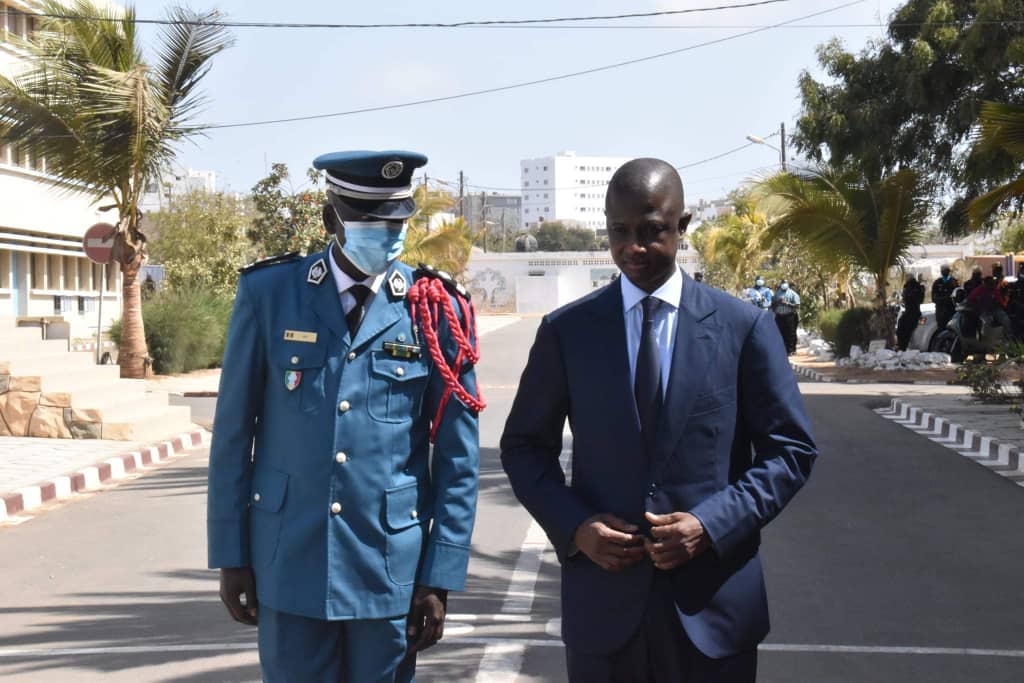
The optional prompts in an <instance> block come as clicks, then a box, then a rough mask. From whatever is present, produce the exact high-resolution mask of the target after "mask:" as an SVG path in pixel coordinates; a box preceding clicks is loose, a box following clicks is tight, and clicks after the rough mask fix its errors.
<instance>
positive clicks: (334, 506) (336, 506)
mask: <svg viewBox="0 0 1024 683" xmlns="http://www.w3.org/2000/svg"><path fill="white" fill-rule="evenodd" d="M331 512H333V513H334V514H336V515H337V514H339V513H341V503H333V504H332V505H331Z"/></svg>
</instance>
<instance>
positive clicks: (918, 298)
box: [896, 274, 924, 351]
mask: <svg viewBox="0 0 1024 683" xmlns="http://www.w3.org/2000/svg"><path fill="white" fill-rule="evenodd" d="M923 303H924V285H922V284H921V281H920V280H919V279H918V277H917V276H915V275H913V274H910V275H907V283H906V284H905V285H903V312H902V313H900V319H899V320H898V321H897V322H896V346H897V347H898V348H899V350H900V351H906V350H907V346H908V345H909V344H910V337H911V335H913V334H914V330H915V329H916V328H917V323H918V321H919V320H920V319H921V304H923Z"/></svg>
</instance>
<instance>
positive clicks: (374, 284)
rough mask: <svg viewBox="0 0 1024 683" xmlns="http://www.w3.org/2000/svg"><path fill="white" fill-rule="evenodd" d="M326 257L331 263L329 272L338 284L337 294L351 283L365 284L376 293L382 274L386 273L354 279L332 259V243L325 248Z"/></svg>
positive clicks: (382, 280) (346, 289) (382, 277)
mask: <svg viewBox="0 0 1024 683" xmlns="http://www.w3.org/2000/svg"><path fill="white" fill-rule="evenodd" d="M327 253H328V257H327V260H328V261H329V262H330V264H331V274H332V275H334V284H336V285H337V286H338V294H342V293H344V292H347V291H348V290H349V289H350V288H351V287H352V285H365V286H366V287H369V288H370V291H371V292H373V293H374V294H376V293H377V292H378V291H379V290H380V285H381V283H382V282H384V276H385V275H387V273H381V274H380V275H371V276H370V277H368V278H366V279H365V280H354V279H352V278H351V277H349V275H348V274H347V273H346V272H345V271H343V270H342V269H341V267H340V266H339V265H338V264H337V263H336V262H335V260H334V245H333V244H332V245H331V246H330V247H329V248H328V249H327Z"/></svg>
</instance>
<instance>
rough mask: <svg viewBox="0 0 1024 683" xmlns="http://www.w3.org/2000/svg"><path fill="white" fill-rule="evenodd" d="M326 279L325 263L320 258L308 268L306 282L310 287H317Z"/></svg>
mask: <svg viewBox="0 0 1024 683" xmlns="http://www.w3.org/2000/svg"><path fill="white" fill-rule="evenodd" d="M326 277H327V263H326V262H325V261H324V260H323V259H322V258H321V259H317V261H316V263H314V264H313V265H312V266H310V267H309V274H308V275H307V276H306V282H308V283H309V284H311V285H318V284H320V283H321V282H323V281H324V279H325V278H326Z"/></svg>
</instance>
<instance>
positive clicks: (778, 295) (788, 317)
mask: <svg viewBox="0 0 1024 683" xmlns="http://www.w3.org/2000/svg"><path fill="white" fill-rule="evenodd" d="M771 302H772V311H773V312H774V313H775V324H776V325H777V326H778V328H779V334H781V335H782V341H783V342H784V343H785V344H786V353H787V354H789V355H790V356H792V355H793V354H794V353H796V329H797V327H798V326H799V325H800V318H799V315H798V311H799V310H800V295H799V294H797V293H796V292H795V291H793V289H792V288H791V287H790V286H789V282H788V281H787V280H783V281H782V282H780V283H779V289H778V291H777V292H775V296H773V297H772V298H771Z"/></svg>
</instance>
